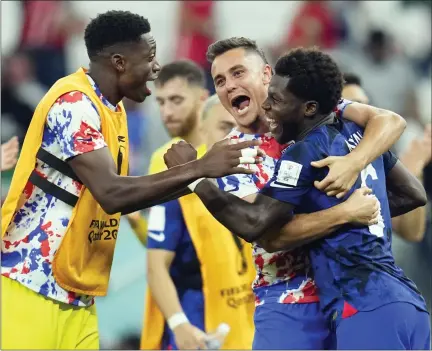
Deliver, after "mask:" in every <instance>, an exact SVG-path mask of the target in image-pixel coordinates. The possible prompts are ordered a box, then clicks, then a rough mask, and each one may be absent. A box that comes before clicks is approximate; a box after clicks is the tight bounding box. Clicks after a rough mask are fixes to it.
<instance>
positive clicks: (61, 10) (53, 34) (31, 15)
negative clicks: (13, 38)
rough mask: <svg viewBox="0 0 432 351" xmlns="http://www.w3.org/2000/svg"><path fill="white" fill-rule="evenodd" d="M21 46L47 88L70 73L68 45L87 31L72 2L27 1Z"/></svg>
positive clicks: (24, 2)
mask: <svg viewBox="0 0 432 351" xmlns="http://www.w3.org/2000/svg"><path fill="white" fill-rule="evenodd" d="M21 4H22V10H23V26H22V31H21V34H20V43H19V48H20V50H22V51H25V52H27V54H28V55H29V56H30V57H31V59H32V61H33V63H34V65H35V71H36V77H37V80H38V81H39V82H40V83H42V84H43V85H44V86H45V87H46V88H49V87H50V86H51V85H53V84H54V83H55V82H56V80H57V79H60V78H61V77H64V76H65V75H66V74H67V72H66V45H67V42H68V39H69V38H70V36H72V35H75V34H80V33H82V31H83V30H84V21H83V20H81V19H80V18H78V16H77V14H76V13H75V12H74V11H73V9H72V4H71V3H70V2H69V1H63V0H60V1H44V0H23V1H21Z"/></svg>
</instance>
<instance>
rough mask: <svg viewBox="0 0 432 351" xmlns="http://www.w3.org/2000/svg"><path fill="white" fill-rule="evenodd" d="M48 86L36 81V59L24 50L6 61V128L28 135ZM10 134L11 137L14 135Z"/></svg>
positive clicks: (3, 88) (3, 112) (3, 94)
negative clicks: (31, 58) (34, 114)
mask: <svg viewBox="0 0 432 351" xmlns="http://www.w3.org/2000/svg"><path fill="white" fill-rule="evenodd" d="M45 92H46V89H45V87H44V86H42V85H41V84H40V83H38V82H37V81H36V77H35V75H34V71H33V65H32V62H31V61H30V60H29V58H28V56H27V55H25V54H24V53H16V54H15V55H12V56H11V57H8V58H5V59H4V60H3V66H2V86H1V101H2V105H1V115H2V127H4V126H6V129H9V130H10V131H9V133H4V132H2V137H4V136H5V135H4V134H17V135H18V137H19V138H20V139H23V138H24V135H25V133H26V131H27V128H28V126H29V124H30V121H31V118H32V116H33V111H34V109H35V108H36V106H37V105H38V103H39V101H40V99H41V98H42V97H43V96H44V94H45ZM10 136H12V135H9V136H7V137H10Z"/></svg>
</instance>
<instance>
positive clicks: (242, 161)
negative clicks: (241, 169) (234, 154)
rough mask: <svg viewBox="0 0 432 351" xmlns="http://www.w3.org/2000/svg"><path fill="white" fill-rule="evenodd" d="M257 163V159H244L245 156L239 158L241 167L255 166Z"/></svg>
mask: <svg viewBox="0 0 432 351" xmlns="http://www.w3.org/2000/svg"><path fill="white" fill-rule="evenodd" d="M255 161H256V158H255V157H244V156H240V157H239V164H240V165H250V164H254V163H255Z"/></svg>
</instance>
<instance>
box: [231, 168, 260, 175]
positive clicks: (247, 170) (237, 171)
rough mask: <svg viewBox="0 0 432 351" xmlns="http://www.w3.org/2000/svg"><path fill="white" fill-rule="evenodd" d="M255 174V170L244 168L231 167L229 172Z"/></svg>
mask: <svg viewBox="0 0 432 351" xmlns="http://www.w3.org/2000/svg"><path fill="white" fill-rule="evenodd" d="M255 173H256V171H255V170H253V169H249V168H244V167H233V168H232V169H231V172H230V174H255Z"/></svg>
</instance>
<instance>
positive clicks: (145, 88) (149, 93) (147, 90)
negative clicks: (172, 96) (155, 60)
mask: <svg viewBox="0 0 432 351" xmlns="http://www.w3.org/2000/svg"><path fill="white" fill-rule="evenodd" d="M144 90H145V93H146V94H147V96H148V95H151V93H152V92H151V90H150V89H149V87H148V86H147V82H146V83H145V85H144Z"/></svg>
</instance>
